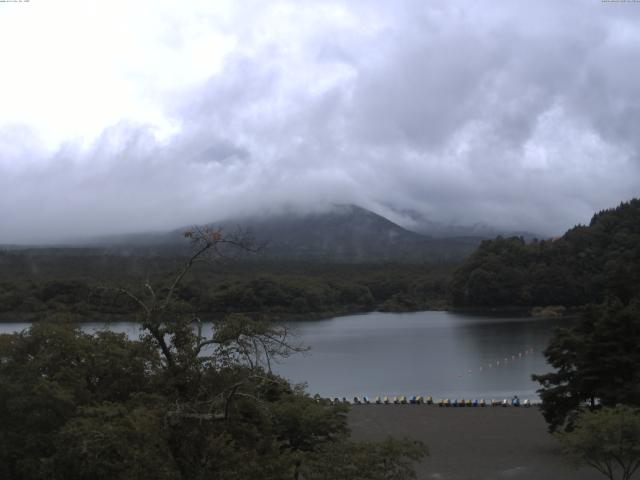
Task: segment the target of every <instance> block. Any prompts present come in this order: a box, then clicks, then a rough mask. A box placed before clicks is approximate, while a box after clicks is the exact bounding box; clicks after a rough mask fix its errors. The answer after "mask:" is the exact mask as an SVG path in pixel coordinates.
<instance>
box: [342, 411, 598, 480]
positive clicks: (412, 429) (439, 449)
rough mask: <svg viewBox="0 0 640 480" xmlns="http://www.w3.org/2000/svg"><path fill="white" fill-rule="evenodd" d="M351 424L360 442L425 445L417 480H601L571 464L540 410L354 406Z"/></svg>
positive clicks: (591, 472)
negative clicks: (389, 438)
mask: <svg viewBox="0 0 640 480" xmlns="http://www.w3.org/2000/svg"><path fill="white" fill-rule="evenodd" d="M348 421H349V426H350V428H351V432H352V438H354V439H355V440H382V439H384V438H385V437H387V436H388V435H392V436H394V437H396V438H403V437H408V438H413V439H415V440H421V441H423V442H424V443H425V444H426V445H427V447H428V448H429V452H430V455H429V456H428V457H426V458H425V459H424V460H423V461H422V462H420V463H419V464H418V465H416V473H417V479H418V480H499V479H514V480H540V479H544V478H549V479H554V480H555V479H562V480H597V479H600V478H602V475H601V474H600V473H598V472H597V471H595V470H593V469H590V468H588V467H583V468H580V469H579V470H572V469H571V468H570V467H569V466H568V465H569V464H568V462H567V460H566V459H565V458H564V456H563V455H562V452H561V450H560V447H559V445H558V444H557V442H556V440H555V439H554V438H553V436H551V435H550V434H549V433H548V432H547V424H546V422H545V421H544V418H543V417H542V414H541V413H540V410H539V409H538V408H536V407H531V408H523V407H519V408H515V407H511V408H439V407H431V406H429V407H428V406H424V405H353V406H352V407H351V409H350V411H349V414H348Z"/></svg>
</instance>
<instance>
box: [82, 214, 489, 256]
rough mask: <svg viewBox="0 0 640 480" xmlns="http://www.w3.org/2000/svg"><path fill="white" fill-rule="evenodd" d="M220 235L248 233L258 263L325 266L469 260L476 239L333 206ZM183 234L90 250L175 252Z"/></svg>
mask: <svg viewBox="0 0 640 480" xmlns="http://www.w3.org/2000/svg"><path fill="white" fill-rule="evenodd" d="M210 225H211V226H214V227H222V228H223V230H224V231H226V232H234V231H236V230H237V229H238V228H242V229H243V230H248V231H249V232H250V233H251V235H252V236H253V238H254V239H255V240H256V242H257V243H258V244H264V245H265V247H264V248H263V249H262V250H261V252H260V253H259V254H258V258H266V259H277V260H304V261H309V260H312V261H329V262H350V263H355V262H381V261H405V262H406V261H411V262H415V261H449V260H457V259H460V258H463V257H465V256H467V255H469V254H470V253H471V252H473V250H475V248H476V247H477V246H478V245H479V244H480V241H481V240H482V239H481V238H479V237H460V238H438V239H434V238H430V237H427V236H424V235H421V234H419V233H415V232H412V231H409V230H407V229H405V228H403V227H401V226H399V225H397V224H395V223H393V222H391V221H390V220H388V219H386V218H385V217H382V216H381V215H378V214H376V213H374V212H372V211H370V210H366V209H364V208H361V207H357V206H355V205H336V206H334V207H333V208H331V209H329V210H327V211H323V212H315V213H305V214H301V213H291V212H288V213H274V214H268V215H263V216H248V217H241V218H235V219H227V220H223V221H220V222H213V223H211V224H210ZM185 229H186V228H183V229H177V230H174V231H171V232H166V233H159V234H135V235H123V236H118V237H107V238H102V239H99V240H96V241H94V242H93V245H102V246H104V247H108V248H109V249H110V250H111V251H129V250H131V249H142V248H146V249H153V250H155V251H161V250H175V249H179V248H182V247H183V246H184V245H185V241H184V238H183V236H182V232H183V231H184V230H185Z"/></svg>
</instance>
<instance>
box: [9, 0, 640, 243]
mask: <svg viewBox="0 0 640 480" xmlns="http://www.w3.org/2000/svg"><path fill="white" fill-rule="evenodd" d="M0 59H1V63H0V65H1V66H0V242H5V243H6V242H40V241H47V240H51V239H55V238H61V237H69V236H74V235H94V234H102V233H116V232H128V231H145V230H153V229H163V228H171V227H177V226H181V225H188V224H192V223H200V222H205V221H209V220H214V219H217V218H221V217H225V216H231V215H237V214H240V213H251V212H255V211H262V210H264V209H265V208H271V209H278V208H280V207H281V206H282V205H287V206H289V207H290V208H291V207H293V208H300V209H309V208H322V206H323V205H326V204H331V203H347V202H350V203H356V204H359V205H362V206H364V207H368V208H371V209H373V210H375V211H377V212H379V213H382V214H384V215H387V216H389V217H390V218H391V219H393V220H395V221H398V222H400V223H402V224H404V225H405V226H411V219H410V217H409V216H403V215H402V213H401V212H403V211H411V212H416V213H419V214H421V215H423V216H424V217H426V218H428V219H430V220H432V221H439V222H445V223H454V224H473V223H476V222H483V223H486V224H490V225H495V226H498V227H503V228H514V229H527V230H532V231H535V232H540V233H542V234H548V235H552V234H557V233H561V232H563V231H564V230H565V229H566V228H568V227H571V226H573V225H574V224H576V223H584V222H588V220H589V218H590V217H591V214H592V213H593V211H595V210H598V209H602V208H606V207H611V206H615V205H616V204H617V203H619V202H620V201H622V200H628V199H630V198H631V197H633V196H637V195H638V194H639V193H640V3H633V2H628V3H622V2H601V0H562V1H557V0H551V1H541V0H535V1H534V0H529V1H524V0H522V1H519V0H518V1H516V0H504V1H501V0H487V1H482V0H472V1H452V0H442V1H440V0H415V1H412V0H406V1H402V0H394V1H373V0H344V1H313V0H293V1H290V2H287V1H283V2H280V1H255V2H253V1H239V0H232V1H228V2H227V1H221V0H205V1H189V2H180V1H174V2H169V1H159V0H137V1H135V2H131V1H114V0H110V1H96V2H93V1H88V0H79V1H77V2H75V1H65V0H55V1H52V0H31V1H29V2H27V3H24V2H22V3H18V2H15V3H12V2H0Z"/></svg>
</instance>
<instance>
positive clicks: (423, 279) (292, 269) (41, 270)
mask: <svg viewBox="0 0 640 480" xmlns="http://www.w3.org/2000/svg"><path fill="white" fill-rule="evenodd" d="M72 253H73V255H78V254H77V253H74V252H71V253H69V252H65V253H64V254H60V255H53V254H52V253H51V252H49V251H47V250H44V251H42V252H40V253H39V254H38V255H35V254H31V255H26V254H23V253H14V254H5V255H1V254H0V256H2V257H3V260H4V261H3V268H0V321H2V319H7V320H10V321H15V320H16V319H21V318H25V319H32V320H37V319H42V318H43V317H48V316H51V315H54V314H56V313H59V312H65V313H66V314H68V315H71V316H72V317H73V319H74V320H76V321H83V320H96V319H102V320H109V319H120V318H122V317H125V318H126V317H128V318H131V317H132V316H134V315H135V314H136V312H137V311H138V307H139V306H138V305H137V304H136V302H135V301H133V300H132V299H131V298H129V297H127V296H126V295H122V294H121V293H118V292H117V291H116V290H113V289H108V288H105V285H108V284H112V285H121V286H124V287H126V288H128V289H130V290H131V289H135V288H134V287H135V286H137V285H142V284H144V283H146V282H147V281H151V282H153V283H154V284H158V285H159V287H160V288H159V291H163V290H162V289H163V288H165V289H166V288H168V285H166V284H163V282H166V278H169V277H170V276H171V274H172V272H175V270H176V268H178V267H177V265H176V263H177V262H179V261H180V260H183V258H178V257H150V258H145V257H136V256H133V257H118V256H105V257H103V256H97V255H87V256H85V257H75V256H73V255H72ZM79 259H81V260H82V263H79V262H78V260H79ZM178 265H179V264H178ZM29 266H31V267H37V268H36V269H35V270H36V271H37V273H33V270H30V268H29ZM451 270H452V267H450V266H447V265H437V266H433V265H395V264H379V265H346V264H342V265H340V264H336V265H331V266H326V265H319V264H297V263H284V264H272V263H267V262H263V263H260V262H248V261H246V262H244V263H241V264H238V265H228V266H225V267H224V269H223V270H221V271H219V272H218V271H212V270H211V269H206V268H201V266H195V267H194V268H193V269H192V272H191V273H190V277H189V278H188V279H185V280H184V281H183V282H181V283H180V285H179V286H178V287H177V288H176V291H175V298H174V301H173V306H172V308H174V310H176V311H178V310H179V311H181V312H190V313H192V314H198V315H200V316H207V317H209V318H211V317H221V316H224V315H227V314H229V313H244V314H250V315H253V316H260V317H268V318H271V319H276V318H278V319H282V318H287V319H291V318H293V319H295V318H316V317H321V316H325V317H326V316H333V315H339V314H345V313H355V312H363V311H371V310H386V311H407V310H420V309H427V308H433V307H442V306H443V305H444V304H445V302H446V297H447V284H448V283H449V281H450V278H449V276H450V273H451ZM158 293H159V292H158Z"/></svg>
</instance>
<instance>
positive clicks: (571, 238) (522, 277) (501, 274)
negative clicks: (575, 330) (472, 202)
mask: <svg viewBox="0 0 640 480" xmlns="http://www.w3.org/2000/svg"><path fill="white" fill-rule="evenodd" d="M639 292H640V199H633V200H631V201H629V202H625V203H622V204H620V205H619V206H618V207H616V208H613V209H609V210H604V211H602V212H599V213H597V214H596V215H594V216H593V218H592V220H591V222H590V224H589V225H588V226H582V225H579V226H576V227H574V228H572V229H571V230H569V231H567V232H566V233H565V234H564V235H563V236H562V237H560V238H557V239H552V240H540V241H537V240H536V241H532V242H529V243H526V242H525V241H524V240H523V239H522V238H517V237H512V238H502V237H498V238H497V239H495V240H488V241H484V242H482V244H481V245H480V247H479V248H478V250H477V251H476V252H475V253H474V254H473V255H472V256H471V257H469V258H468V259H467V260H466V261H465V262H464V263H463V265H462V266H461V267H460V268H459V269H458V270H457V271H456V273H455V275H454V279H453V281H452V284H451V296H452V301H453V303H454V305H457V306H474V307H475V306H477V307H495V306H536V305H565V306H579V305H584V304H588V303H600V302H602V301H603V299H604V298H606V297H607V296H615V297H618V298H619V299H620V300H622V301H623V302H624V303H628V302H629V300H630V299H631V298H633V297H634V296H636V295H638V293H639Z"/></svg>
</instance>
